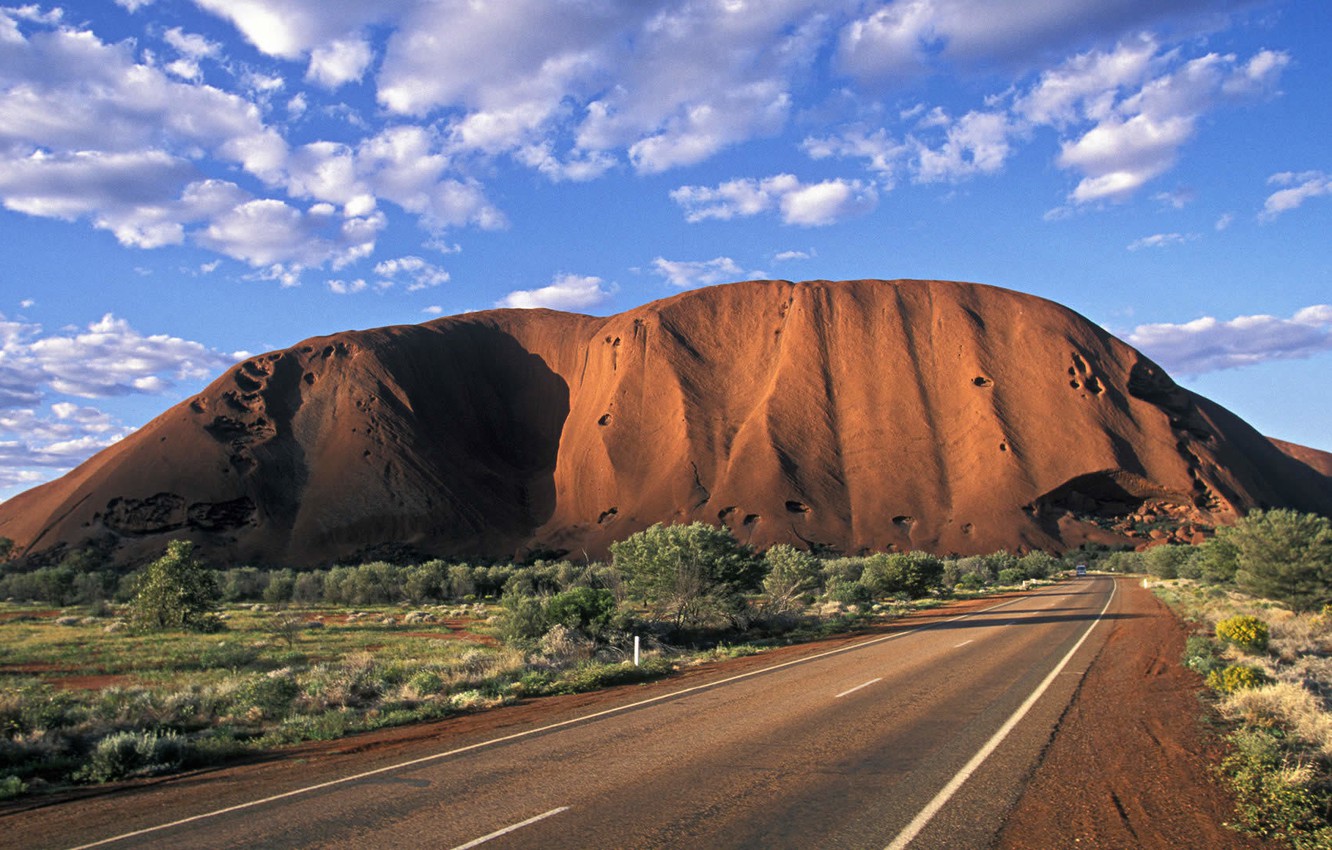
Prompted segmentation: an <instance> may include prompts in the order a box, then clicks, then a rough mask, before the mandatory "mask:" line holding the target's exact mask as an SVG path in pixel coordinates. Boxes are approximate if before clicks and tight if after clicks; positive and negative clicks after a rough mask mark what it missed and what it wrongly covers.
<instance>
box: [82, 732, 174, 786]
mask: <svg viewBox="0 0 1332 850" xmlns="http://www.w3.org/2000/svg"><path fill="white" fill-rule="evenodd" d="M185 752H186V748H185V742H184V741H183V740H182V739H181V738H180V736H178V735H176V734H175V733H174V732H167V733H165V734H160V735H159V734H158V733H156V732H115V733H113V734H111V735H107V736H106V737H105V738H103V739H101V740H100V741H98V742H97V744H96V746H94V747H93V750H92V753H91V754H90V756H89V758H88V763H87V764H86V765H84V766H83V769H82V770H80V771H79V772H78V774H77V776H76V778H78V779H83V780H86V781H89V782H111V781H112V780H116V779H128V778H129V777H132V776H150V775H152V774H154V773H165V772H167V771H171V770H175V769H177V768H178V767H180V765H181V763H182V762H183V761H184V760H185Z"/></svg>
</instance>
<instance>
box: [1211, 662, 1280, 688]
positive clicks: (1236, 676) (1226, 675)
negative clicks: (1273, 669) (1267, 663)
mask: <svg viewBox="0 0 1332 850" xmlns="http://www.w3.org/2000/svg"><path fill="white" fill-rule="evenodd" d="M1266 682H1267V675H1266V674H1265V673H1263V671H1262V670H1259V669H1258V668H1257V667H1250V666H1249V665H1247V664H1232V665H1230V666H1229V667H1226V668H1225V669H1224V670H1213V671H1212V672H1211V673H1208V674H1207V687H1209V688H1211V689H1212V690H1214V691H1217V692H1219V693H1223V694H1233V693H1234V692H1235V691H1240V690H1244V689H1245V688H1256V687H1258V686H1259V685H1262V684H1265V683H1266Z"/></svg>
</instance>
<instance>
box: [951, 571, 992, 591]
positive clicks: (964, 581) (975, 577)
mask: <svg viewBox="0 0 1332 850" xmlns="http://www.w3.org/2000/svg"><path fill="white" fill-rule="evenodd" d="M985 584H986V582H985V577H984V576H983V575H981V574H980V573H963V574H962V576H961V577H960V578H959V579H958V580H957V586H958V587H960V588H962V589H963V590H980V589H981V588H982V587H985Z"/></svg>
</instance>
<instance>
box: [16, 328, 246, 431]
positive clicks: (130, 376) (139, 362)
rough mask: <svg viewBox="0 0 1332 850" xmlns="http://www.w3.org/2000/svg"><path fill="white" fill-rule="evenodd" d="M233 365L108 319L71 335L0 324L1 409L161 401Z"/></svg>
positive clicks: (182, 341)
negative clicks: (119, 399)
mask: <svg viewBox="0 0 1332 850" xmlns="http://www.w3.org/2000/svg"><path fill="white" fill-rule="evenodd" d="M230 363H231V357H230V356H229V355H226V354H223V353H222V352H218V351H214V350H212V349H209V348H207V347H206V346H204V345H202V344H200V343H197V342H192V341H190V340H185V339H180V338H179V337H172V336H167V335H165V334H153V335H150V336H144V335H143V334H141V333H139V332H138V331H136V330H135V329H134V328H132V327H131V326H130V324H129V323H128V322H126V321H125V320H124V319H117V318H116V317H115V316H113V315H111V314H110V313H108V314H106V315H105V316H103V317H102V318H101V319H100V320H99V321H96V322H93V323H91V324H89V325H88V326H87V328H86V329H84V330H82V331H78V332H74V333H72V334H69V335H58V334H57V335H51V334H45V333H43V331H42V327H41V326H40V325H35V324H26V323H21V322H12V321H4V320H0V408H4V407H9V406H12V405H13V404H14V403H15V402H26V403H29V404H31V403H32V402H34V401H36V400H37V399H39V398H41V397H42V396H43V395H44V394H45V393H46V392H49V391H54V392H57V393H61V394H64V395H72V396H78V397H82V398H98V397H110V396H121V395H130V394H134V393H145V392H146V393H158V392H161V391H162V390H164V389H166V388H169V387H171V386H173V385H174V384H175V382H177V381H183V380H199V379H202V378H206V377H209V376H211V375H213V374H215V373H216V372H217V371H219V370H220V369H222V368H224V367H226V366H228V365H230Z"/></svg>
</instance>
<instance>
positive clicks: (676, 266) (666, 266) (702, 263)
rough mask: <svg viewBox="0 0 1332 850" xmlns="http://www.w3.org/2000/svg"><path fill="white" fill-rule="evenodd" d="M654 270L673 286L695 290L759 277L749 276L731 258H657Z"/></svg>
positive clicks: (653, 263)
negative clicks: (699, 287)
mask: <svg viewBox="0 0 1332 850" xmlns="http://www.w3.org/2000/svg"><path fill="white" fill-rule="evenodd" d="M652 268H653V271H655V272H656V273H657V274H659V275H661V276H662V277H664V278H666V282H667V283H669V284H670V285H671V286H678V287H680V288H681V289H693V288H694V287H698V286H711V285H712V284H714V283H730V282H732V281H737V280H743V279H744V278H746V277H755V276H757V275H752V274H747V273H746V272H745V270H744V269H742V268H741V267H740V265H739V264H738V263H737V262H736V261H735V260H733V259H731V258H730V257H715V258H713V259H711V260H692V261H691V260H667V259H666V258H664V257H657V258H656V259H655V260H653V261H652Z"/></svg>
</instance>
